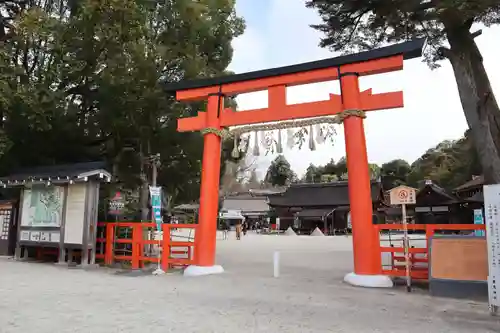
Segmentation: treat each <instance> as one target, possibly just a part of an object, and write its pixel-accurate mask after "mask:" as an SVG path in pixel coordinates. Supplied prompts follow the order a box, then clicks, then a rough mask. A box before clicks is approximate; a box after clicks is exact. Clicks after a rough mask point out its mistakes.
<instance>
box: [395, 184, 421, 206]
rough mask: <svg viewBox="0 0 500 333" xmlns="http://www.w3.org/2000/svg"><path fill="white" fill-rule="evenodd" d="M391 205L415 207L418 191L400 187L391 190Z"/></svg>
mask: <svg viewBox="0 0 500 333" xmlns="http://www.w3.org/2000/svg"><path fill="white" fill-rule="evenodd" d="M389 198H390V201H391V205H414V204H415V203H416V200H417V191H416V189H415V188H413V187H409V186H404V185H401V186H398V187H395V188H393V189H392V190H390V192H389Z"/></svg>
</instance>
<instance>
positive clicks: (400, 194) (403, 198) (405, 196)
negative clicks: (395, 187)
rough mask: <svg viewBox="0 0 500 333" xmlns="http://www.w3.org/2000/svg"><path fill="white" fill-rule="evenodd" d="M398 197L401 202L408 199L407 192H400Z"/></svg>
mask: <svg viewBox="0 0 500 333" xmlns="http://www.w3.org/2000/svg"><path fill="white" fill-rule="evenodd" d="M398 197H399V199H401V200H406V199H407V198H408V191H407V190H401V191H399V193H398Z"/></svg>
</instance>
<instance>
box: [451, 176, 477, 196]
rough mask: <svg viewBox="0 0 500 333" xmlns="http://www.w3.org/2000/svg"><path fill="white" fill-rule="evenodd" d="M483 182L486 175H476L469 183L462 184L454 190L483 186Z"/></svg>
mask: <svg viewBox="0 0 500 333" xmlns="http://www.w3.org/2000/svg"><path fill="white" fill-rule="evenodd" d="M483 183H484V177H483V176H478V177H475V178H474V179H472V180H469V181H468V182H467V183H465V184H462V185H460V186H458V187H456V188H455V189H454V190H453V191H454V192H460V191H464V190H468V189H471V188H475V187H479V186H482V185H483Z"/></svg>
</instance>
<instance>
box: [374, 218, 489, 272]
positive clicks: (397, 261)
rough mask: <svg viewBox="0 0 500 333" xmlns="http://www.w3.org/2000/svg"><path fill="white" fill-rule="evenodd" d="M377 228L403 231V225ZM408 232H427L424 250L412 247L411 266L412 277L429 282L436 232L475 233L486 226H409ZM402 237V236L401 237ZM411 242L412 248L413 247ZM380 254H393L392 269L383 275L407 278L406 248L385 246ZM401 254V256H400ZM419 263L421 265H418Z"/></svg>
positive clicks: (384, 269) (387, 225)
mask: <svg viewBox="0 0 500 333" xmlns="http://www.w3.org/2000/svg"><path fill="white" fill-rule="evenodd" d="M375 228H376V229H378V230H379V232H380V231H382V230H392V231H402V230H403V225H402V224H377V225H375ZM408 230H422V231H425V241H426V246H425V247H423V248H418V247H410V248H409V251H408V252H409V254H410V265H411V277H412V279H416V280H427V279H428V278H429V245H430V239H431V238H432V237H433V236H434V234H435V233H436V231H444V230H448V231H467V230H468V231H475V230H485V225H484V224H408ZM401 236H402V235H401ZM411 242H412V241H411V240H410V246H411ZM379 251H380V254H381V255H382V253H388V252H389V253H391V259H392V260H391V267H389V269H387V268H384V267H382V274H385V275H390V276H398V277H405V276H406V266H405V257H404V247H393V246H383V245H382V244H381V245H380V247H379ZM398 254H399V255H398ZM417 263H421V264H420V265H417Z"/></svg>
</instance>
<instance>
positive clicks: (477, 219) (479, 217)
mask: <svg viewBox="0 0 500 333" xmlns="http://www.w3.org/2000/svg"><path fill="white" fill-rule="evenodd" d="M474 224H484V219H483V210H482V209H474ZM474 234H475V235H476V236H479V237H482V236H484V230H476V231H474Z"/></svg>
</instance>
